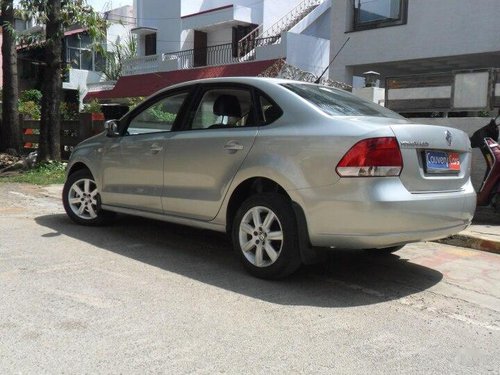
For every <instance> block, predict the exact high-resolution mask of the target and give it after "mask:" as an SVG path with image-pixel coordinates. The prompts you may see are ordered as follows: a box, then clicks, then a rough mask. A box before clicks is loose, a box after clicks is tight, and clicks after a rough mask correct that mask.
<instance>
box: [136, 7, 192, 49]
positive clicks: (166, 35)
mask: <svg viewBox="0 0 500 375" xmlns="http://www.w3.org/2000/svg"><path fill="white" fill-rule="evenodd" d="M190 1H191V0H190ZM180 2H181V0H168V1H165V0H136V2H135V5H136V14H137V26H138V27H152V28H155V29H158V33H157V36H156V50H157V52H158V53H162V52H176V51H179V50H180V49H181V45H182V43H181V18H180V17H181V4H180ZM143 43H144V37H142V38H140V46H139V52H140V53H142V55H143V54H144V46H143Z"/></svg>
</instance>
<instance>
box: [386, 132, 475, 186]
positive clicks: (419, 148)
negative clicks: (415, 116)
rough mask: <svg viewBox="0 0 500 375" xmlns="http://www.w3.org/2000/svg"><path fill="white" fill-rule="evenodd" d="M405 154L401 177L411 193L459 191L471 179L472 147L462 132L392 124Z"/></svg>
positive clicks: (402, 152)
mask: <svg viewBox="0 0 500 375" xmlns="http://www.w3.org/2000/svg"><path fill="white" fill-rule="evenodd" d="M391 129H392V131H393V132H394V134H395V135H396V138H397V140H398V143H399V146H400V149H401V154H402V157H403V170H402V172H401V175H400V178H401V181H402V183H403V184H404V185H405V187H406V188H407V189H408V190H409V191H410V192H412V193H425V192H445V191H458V190H461V189H462V188H463V186H464V185H465V184H466V183H467V181H468V180H469V178H470V166H471V149H470V142H469V138H468V136H467V134H465V133H464V132H463V131H461V130H458V129H453V128H448V127H443V126H434V125H416V124H415V125H413V124H412V125H410V124H404V125H396V124H393V125H391Z"/></svg>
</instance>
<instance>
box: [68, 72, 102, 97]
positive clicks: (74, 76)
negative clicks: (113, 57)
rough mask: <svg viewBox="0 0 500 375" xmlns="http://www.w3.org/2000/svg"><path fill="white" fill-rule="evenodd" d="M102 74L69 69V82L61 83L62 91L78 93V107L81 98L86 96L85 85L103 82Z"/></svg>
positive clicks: (86, 89)
mask: <svg viewBox="0 0 500 375" xmlns="http://www.w3.org/2000/svg"><path fill="white" fill-rule="evenodd" d="M105 80H106V77H105V76H104V73H101V72H93V71H89V70H81V69H70V70H69V82H63V89H69V90H78V91H79V92H80V106H81V105H82V101H83V98H84V97H85V95H87V92H88V88H87V85H88V84H91V83H98V82H104V81H105Z"/></svg>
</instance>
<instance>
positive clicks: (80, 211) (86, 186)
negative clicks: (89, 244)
mask: <svg viewBox="0 0 500 375" xmlns="http://www.w3.org/2000/svg"><path fill="white" fill-rule="evenodd" d="M62 200H63V206H64V210H65V211H66V213H67V214H68V216H69V217H70V218H71V220H73V221H74V222H75V223H77V224H81V225H88V226H97V225H104V224H107V223H109V222H110V221H111V220H112V219H113V217H114V216H115V214H114V213H113V212H109V211H105V210H103V209H101V199H100V195H99V191H98V189H97V184H96V182H95V180H94V177H93V176H92V174H91V173H90V171H88V170H87V169H80V170H78V171H76V172H74V173H71V174H70V175H69V176H68V179H67V180H66V182H65V184H64V188H63V196H62Z"/></svg>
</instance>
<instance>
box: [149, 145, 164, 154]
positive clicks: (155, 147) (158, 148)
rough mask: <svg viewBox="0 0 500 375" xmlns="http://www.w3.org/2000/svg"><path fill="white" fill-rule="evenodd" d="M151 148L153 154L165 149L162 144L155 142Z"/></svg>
mask: <svg viewBox="0 0 500 375" xmlns="http://www.w3.org/2000/svg"><path fill="white" fill-rule="evenodd" d="M150 150H151V153H152V154H157V153H159V152H160V151H161V150H163V147H162V146H160V145H159V144H158V143H153V144H152V145H151V148H150Z"/></svg>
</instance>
